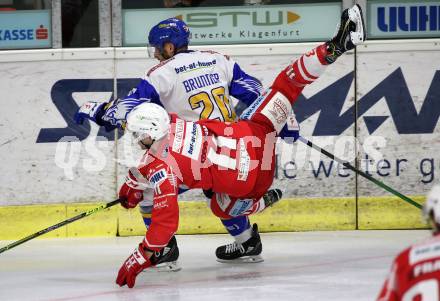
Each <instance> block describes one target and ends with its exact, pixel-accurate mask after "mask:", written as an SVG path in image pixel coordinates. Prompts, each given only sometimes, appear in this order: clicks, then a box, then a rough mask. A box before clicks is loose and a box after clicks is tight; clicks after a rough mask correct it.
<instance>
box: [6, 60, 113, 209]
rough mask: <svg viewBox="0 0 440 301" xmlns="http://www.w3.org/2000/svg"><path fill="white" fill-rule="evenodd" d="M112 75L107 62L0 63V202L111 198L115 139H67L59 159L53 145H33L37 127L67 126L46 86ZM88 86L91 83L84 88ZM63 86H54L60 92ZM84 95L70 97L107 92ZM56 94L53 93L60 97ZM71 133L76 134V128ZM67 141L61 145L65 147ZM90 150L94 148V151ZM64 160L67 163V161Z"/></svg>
mask: <svg viewBox="0 0 440 301" xmlns="http://www.w3.org/2000/svg"><path fill="white" fill-rule="evenodd" d="M112 77H113V61H112V60H51V61H33V62H32V61H31V62H15V63H7V62H2V63H1V64H0V78H1V79H2V80H1V81H0V91H1V92H0V94H1V99H2V110H1V113H0V115H1V125H0V128H1V131H0V144H1V147H0V156H1V158H2V164H1V172H0V206H4V205H20V204H36V203H73V202H90V201H104V200H109V199H113V198H114V192H115V185H114V178H115V175H114V169H115V168H114V165H115V164H114V160H113V157H114V155H113V154H114V150H113V148H114V143H95V139H96V135H95V136H91V137H90V139H91V140H90V141H89V144H86V143H85V141H83V142H81V143H80V142H72V143H69V144H71V147H69V148H67V149H66V151H63V150H62V149H59V156H58V157H57V156H56V150H57V145H58V144H57V143H36V140H37V137H38V135H39V133H40V130H41V129H42V128H65V127H66V121H65V120H64V119H63V117H62V115H61V114H60V112H59V111H58V110H57V108H56V107H55V105H54V103H53V102H52V100H51V90H52V88H53V87H54V84H55V83H56V82H58V81H59V80H66V79H83V78H107V79H110V80H111V78H112ZM90 88H93V87H87V86H86V87H85V89H90ZM63 89H64V87H60V88H59V90H60V91H63ZM86 94H87V93H74V94H73V95H72V96H73V98H74V100H75V101H76V102H77V103H78V104H79V103H82V102H84V101H86V100H87V99H88V98H90V99H95V98H96V97H98V96H100V97H101V98H102V97H107V98H109V97H110V94H109V93H104V94H103V93H100V94H96V93H89V94H88V95H86ZM86 96H88V97H86ZM61 98H62V97H61ZM61 98H60V97H58V99H60V101H61V102H62V101H64V100H63V99H61ZM66 103H67V99H66ZM63 109H65V107H63ZM71 118H73V115H72V116H71ZM72 122H73V121H72ZM97 130H98V127H97V126H93V128H92V132H95V133H96V132H97ZM72 134H73V135H75V136H77V135H79V133H78V132H74V133H72ZM66 145H67V143H63V146H64V147H65V146H66ZM95 148H99V152H98V150H95ZM97 158H99V159H97ZM57 162H58V165H57ZM63 162H64V164H63ZM69 162H70V163H72V164H69V165H66V164H67V163H69ZM59 166H67V168H65V169H63V168H60V167H59ZM69 166H70V167H69ZM85 166H86V167H87V168H84V167H85Z"/></svg>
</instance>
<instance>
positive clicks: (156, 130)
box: [126, 102, 170, 140]
mask: <svg viewBox="0 0 440 301" xmlns="http://www.w3.org/2000/svg"><path fill="white" fill-rule="evenodd" d="M126 129H127V130H128V131H129V132H132V133H133V134H134V135H135V137H139V140H142V139H143V138H142V137H145V136H150V137H151V139H153V140H158V139H160V138H162V137H164V136H165V135H166V134H168V131H169V129H170V116H169V115H168V113H167V111H165V109H164V108H162V107H161V106H159V105H157V104H155V103H150V102H144V103H142V104H140V105H138V106H136V107H135V108H134V109H133V110H131V112H130V113H129V114H128V116H127V126H126Z"/></svg>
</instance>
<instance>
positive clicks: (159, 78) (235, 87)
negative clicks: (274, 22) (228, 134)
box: [102, 51, 262, 127]
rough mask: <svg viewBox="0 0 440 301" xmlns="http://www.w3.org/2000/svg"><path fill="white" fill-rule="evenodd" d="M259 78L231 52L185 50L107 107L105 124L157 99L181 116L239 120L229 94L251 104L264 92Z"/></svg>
mask: <svg viewBox="0 0 440 301" xmlns="http://www.w3.org/2000/svg"><path fill="white" fill-rule="evenodd" d="M261 90H262V86H261V83H260V81H258V80H257V79H255V78H254V77H252V76H250V75H248V74H246V73H245V72H244V71H243V70H241V68H240V67H239V65H238V64H237V63H235V62H234V61H233V60H232V59H231V58H229V57H228V56H224V55H222V54H219V53H216V52H213V51H184V52H179V53H178V54H176V55H175V56H174V57H172V58H170V59H168V60H166V61H163V62H161V63H159V64H158V65H156V66H154V67H153V68H151V69H150V70H149V71H148V72H147V73H146V75H145V77H144V78H143V79H142V80H141V82H140V83H139V85H138V86H137V87H136V88H134V89H133V90H132V91H131V92H130V93H129V94H128V95H127V96H126V97H125V98H124V99H119V100H117V101H116V102H114V103H113V104H110V106H109V107H107V108H106V110H105V112H104V115H103V116H102V121H103V123H104V124H103V125H106V126H107V127H108V126H113V127H122V126H123V125H124V124H125V120H126V117H127V114H128V113H129V112H130V111H131V110H132V109H133V108H134V107H136V106H137V105H139V104H140V103H142V102H145V101H148V102H154V103H157V104H159V105H161V106H163V107H164V108H165V109H166V110H167V111H168V112H174V113H176V114H177V115H178V116H179V117H180V118H182V119H185V120H189V121H195V120H199V119H218V120H221V121H234V120H236V113H235V111H234V107H233V104H232V101H231V99H230V95H232V96H233V97H235V98H237V99H238V100H240V101H241V102H242V103H243V104H244V105H245V106H249V105H250V104H251V103H252V102H253V101H254V100H256V99H257V98H258V97H259V96H260V94H261Z"/></svg>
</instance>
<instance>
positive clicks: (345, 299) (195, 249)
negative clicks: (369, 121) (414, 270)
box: [0, 230, 430, 301]
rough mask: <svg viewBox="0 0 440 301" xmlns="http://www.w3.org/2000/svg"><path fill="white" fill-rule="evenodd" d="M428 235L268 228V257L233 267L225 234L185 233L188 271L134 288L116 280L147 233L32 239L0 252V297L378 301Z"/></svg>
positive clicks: (146, 279) (152, 276) (155, 276)
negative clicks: (398, 264) (221, 258)
mask: <svg viewBox="0 0 440 301" xmlns="http://www.w3.org/2000/svg"><path fill="white" fill-rule="evenodd" d="M429 235H430V234H429V232H428V231H423V230H403V231H400V230H399V231H340V232H297V233H267V234H266V233H263V234H262V240H263V257H264V259H265V261H264V262H262V263H256V264H235V265H231V264H222V263H218V262H216V261H215V255H214V253H215V249H216V247H217V246H219V245H221V244H224V243H229V242H230V238H229V237H228V236H227V235H185V236H182V235H181V236H178V237H177V240H178V243H179V248H180V264H181V266H182V270H181V271H179V272H157V271H149V272H144V273H142V274H141V275H140V276H138V278H137V282H136V286H135V288H134V289H128V288H126V287H124V288H120V287H118V286H117V285H116V284H115V278H116V274H117V271H118V269H119V267H120V265H121V264H122V262H123V261H124V260H125V258H126V257H127V256H128V255H129V254H130V252H131V251H132V250H133V249H134V248H135V246H136V245H137V244H138V243H139V242H140V241H141V239H142V238H141V237H126V238H124V237H117V238H81V239H80V238H78V239H41V240H34V241H30V242H28V243H25V244H23V245H21V246H18V247H16V248H14V249H11V250H9V251H6V252H5V253H2V254H0V300H2V301H9V300H39V301H43V300H45V301H55V300H59V301H61V300H63V301H65V300H106V301H113V300H117V301H125V300H127V301H128V300H130V301H140V300H161V301H168V300H169V301H180V300H209V301H225V300H253V301H255V300H277V301H279V300H300V301H307V300H310V301H312V300H313V301H316V300H338V301H353V300H356V301H361V300H375V298H376V296H377V294H378V292H379V289H380V287H381V285H382V282H383V280H384V277H385V275H386V273H387V272H388V269H389V267H390V263H391V261H392V259H393V258H394V256H395V255H396V254H397V252H399V251H400V250H402V249H403V248H404V247H406V246H408V245H409V244H411V243H413V242H416V241H420V240H422V239H424V238H425V237H428V236H429ZM7 243H9V242H5V241H2V242H0V246H4V245H6V244H7Z"/></svg>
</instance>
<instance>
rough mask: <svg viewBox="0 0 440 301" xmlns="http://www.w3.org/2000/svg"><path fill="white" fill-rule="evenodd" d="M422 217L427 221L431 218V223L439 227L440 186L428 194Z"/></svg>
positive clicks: (436, 186)
mask: <svg viewBox="0 0 440 301" xmlns="http://www.w3.org/2000/svg"><path fill="white" fill-rule="evenodd" d="M423 216H424V217H425V219H426V220H427V221H429V220H430V219H431V218H432V219H433V222H435V223H436V224H437V225H440V185H435V186H434V187H432V189H431V191H430V192H429V193H428V196H427V197H426V202H425V205H424V206H423ZM437 230H440V229H437Z"/></svg>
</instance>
